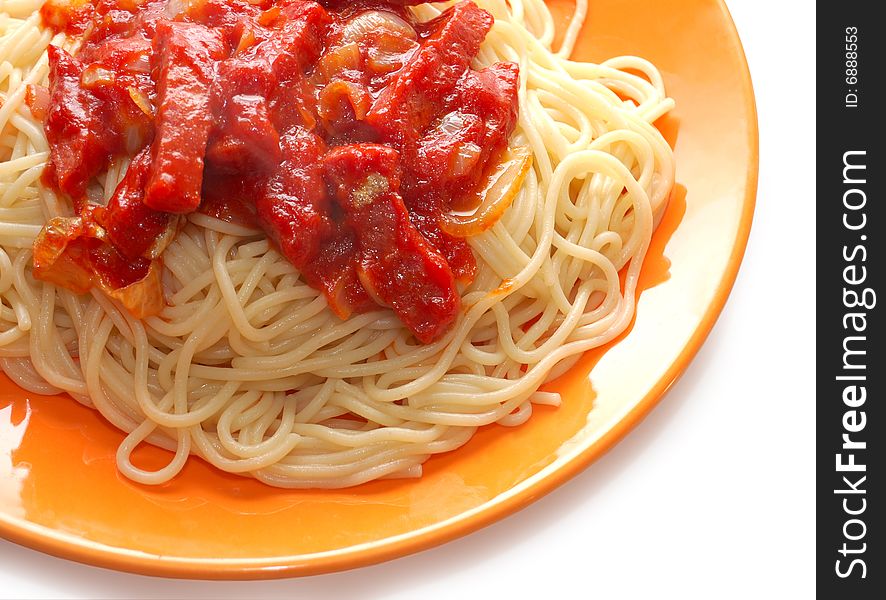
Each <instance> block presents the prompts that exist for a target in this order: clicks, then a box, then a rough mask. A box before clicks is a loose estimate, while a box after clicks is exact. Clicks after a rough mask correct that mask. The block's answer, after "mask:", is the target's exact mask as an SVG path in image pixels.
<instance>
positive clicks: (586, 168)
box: [0, 0, 674, 488]
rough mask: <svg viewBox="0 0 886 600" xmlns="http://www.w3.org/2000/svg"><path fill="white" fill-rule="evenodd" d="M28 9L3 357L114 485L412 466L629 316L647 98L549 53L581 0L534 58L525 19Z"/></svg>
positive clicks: (650, 95)
mask: <svg viewBox="0 0 886 600" xmlns="http://www.w3.org/2000/svg"><path fill="white" fill-rule="evenodd" d="M42 5H43V1H42V0H0V370H2V371H3V372H5V373H6V374H7V375H8V376H9V377H10V378H12V379H13V380H14V381H15V382H16V383H18V384H19V385H20V386H22V387H23V388H25V389H28V390H31V391H33V392H36V393H42V394H51V393H58V392H60V391H64V392H67V393H68V394H70V395H71V396H72V397H73V398H75V399H76V400H78V401H79V402H81V403H83V404H85V405H87V406H90V407H94V408H95V409H97V410H98V411H99V412H100V413H101V414H102V415H103V416H104V417H105V418H106V419H107V420H108V421H109V422H111V423H112V424H114V425H115V426H116V427H118V428H120V429H122V430H123V431H125V432H127V436H126V438H125V439H124V441H123V442H122V444H121V445H120V448H119V450H118V452H117V463H118V467H119V469H120V471H121V472H122V473H123V474H125V475H126V476H127V477H129V478H131V479H133V480H135V481H138V482H141V483H146V484H159V483H163V482H166V481H169V480H170V479H172V478H173V477H175V475H176V474H177V473H178V472H179V471H180V470H181V469H182V467H183V466H184V464H185V462H186V460H187V459H188V457H189V456H190V455H191V454H194V455H197V456H200V457H202V458H203V459H205V460H206V461H208V462H210V463H211V464H213V465H215V466H216V467H218V468H219V469H222V470H224V471H228V472H232V473H242V474H248V475H251V476H253V477H255V478H257V479H259V480H261V481H263V482H265V483H268V484H270V485H275V486H281V487H328V488H331V487H346V486H351V485H357V484H360V483H363V482H366V481H370V480H373V479H378V478H383V477H414V476H419V475H420V474H421V465H422V463H423V462H424V461H425V460H427V459H428V458H429V457H430V456H431V455H433V454H436V453H440V452H446V451H449V450H452V449H454V448H457V447H459V446H461V445H462V444H464V443H465V442H467V440H468V439H470V437H471V435H472V434H473V433H474V431H475V430H476V429H477V428H478V427H481V426H483V425H488V424H491V423H498V424H501V425H506V426H514V425H519V424H522V423H523V422H525V421H526V420H527V419H528V418H529V417H530V415H531V413H532V406H533V404H549V405H556V404H558V403H559V397H558V396H557V395H556V394H552V393H548V392H544V391H539V390H540V388H541V386H542V385H543V384H544V383H546V382H548V381H551V380H552V379H554V378H556V377H557V376H559V375H560V374H562V373H563V372H564V371H565V370H567V369H569V368H570V367H571V366H572V365H573V364H574V363H575V361H576V360H577V359H578V358H579V357H580V355H581V354H582V353H584V352H585V351H587V350H589V349H591V348H595V347H598V346H600V345H603V344H605V343H607V342H609V341H611V340H612V339H614V338H615V337H617V336H618V335H619V334H620V333H622V332H623V331H624V330H625V328H626V327H627V326H628V324H629V323H630V321H631V319H632V316H633V311H634V306H635V301H636V298H635V293H636V286H637V280H638V276H639V272H640V268H641V265H642V261H643V258H644V256H645V254H646V251H647V248H648V246H649V243H650V239H651V237H652V233H653V230H654V227H655V223H656V222H657V219H658V218H659V217H660V216H661V213H662V211H663V210H664V207H665V205H666V202H667V198H668V196H669V194H670V190H671V187H672V185H673V180H674V164H673V156H672V153H671V150H670V148H669V146H668V145H667V143H666V142H665V140H664V139H663V138H662V136H661V134H660V133H659V132H658V130H657V129H656V128H655V127H654V125H653V122H654V121H655V120H656V119H658V118H659V117H661V116H662V115H663V114H665V113H666V112H668V111H669V110H670V109H671V107H672V105H673V103H672V101H671V100H670V99H668V98H667V97H666V95H665V92H664V88H663V85H662V80H661V76H660V74H659V73H658V71H657V70H656V69H655V67H654V66H653V65H651V64H650V63H648V62H647V61H644V60H642V59H639V58H635V57H619V58H614V59H611V60H609V61H606V62H604V63H602V64H599V65H597V64H588V63H580V62H573V61H571V60H569V58H568V57H569V55H570V54H571V52H572V48H573V46H574V43H575V40H576V37H577V36H578V34H579V31H580V29H581V26H582V24H583V21H584V18H585V16H586V13H587V6H586V2H584V1H582V0H579V1H578V2H577V5H576V11H575V14H574V17H573V19H572V21H571V23H570V25H569V27H568V29H567V30H566V33H565V38H564V41H563V42H562V44H561V45H560V47H559V48H557V49H556V50H555V49H553V43H554V42H553V40H554V24H553V20H552V17H551V14H550V12H549V11H548V9H547V7H546V6H545V4H544V2H543V1H542V0H507V1H506V0H477V1H476V3H474V2H470V1H469V0H462V1H461V2H447V3H434V4H420V3H418V2H415V1H411V0H366V1H365V2H357V3H346V2H339V1H337V0H325V1H321V2H312V1H310V0H282V1H274V0H256V1H254V2H253V1H250V2H246V1H245V0H244V1H242V2H240V1H238V0H235V1H234V2H230V3H224V2H219V0H196V1H191V2H187V1H181V0H168V1H161V0H142V1H139V0H96V1H95V2H90V1H89V0H64V1H63V0H48V2H47V4H46V5H45V6H42ZM41 6H42V11H41ZM232 7H233V8H232ZM235 9H236V10H235ZM124 32H127V33H124ZM106 40H112V41H114V43H115V44H116V45H115V46H114V52H117V51H118V50H119V49H121V48H123V49H125V52H124V51H123V50H120V53H118V54H113V53H112V52H110V51H109V50H107V49H108V48H110V47H111V46H110V45H109V44H108V43H107V41H106ZM102 44H104V45H102ZM139 44H141V46H139V47H140V48H144V50H143V51H141V50H139V52H141V54H137V53H133V51H132V50H131V49H132V48H133V47H136V46H138V45H139ZM296 47H297V48H298V52H295V51H293V50H292V49H293V48H296ZM96 48H100V49H101V50H96ZM103 52H104V53H103ZM114 56H117V57H119V56H123V57H126V64H125V65H124V66H120V65H119V64H117V63H115V66H114V67H113V68H112V67H110V66H107V65H109V64H111V62H113V61H112V58H109V57H114ZM133 57H135V58H133ZM170 57H172V58H170ZM176 57H177V58H176ZM173 58H175V61H177V62H175V61H173ZM114 60H116V59H114ZM103 61H104V62H103ZM256 65H259V66H262V68H264V69H265V70H267V72H268V75H267V77H265V76H264V75H261V76H260V75H256V73H257V72H258V71H255V68H257V67H256ZM114 69H117V70H116V71H115V70H114ZM262 73H264V71H262ZM268 81H273V82H274V83H273V84H268V83H267V82H268ZM121 82H122V83H121ZM296 85H297V89H298V90H299V91H298V94H296V93H294V92H293V91H292V90H293V89H296V88H295V87H293V86H296ZM93 90H98V91H93ZM219 90H226V91H225V92H224V93H221V92H219ZM231 90H235V91H231ZM306 90H307V91H306ZM114 94H116V95H114ZM72 98H75V100H76V101H74V100H71V99H72ZM108 98H112V100H108ZM109 103H112V104H109ZM201 103H202V104H201ZM109 106H111V107H112V108H108V107H109ZM102 111H104V112H102ZM176 120H177V121H176ZM175 122H178V123H179V124H181V123H185V124H186V125H187V127H178V128H177V129H176V128H171V127H170V126H169V124H170V123H175ZM72 157H74V158H72ZM75 159H76V160H75ZM204 163H205V164H204ZM293 174H295V175H293ZM296 175H297V177H296ZM293 203H295V204H293ZM620 274H621V276H620ZM144 442H148V443H151V444H155V445H158V446H161V447H164V448H167V449H169V450H171V451H173V452H174V456H172V458H171V460H170V461H169V463H168V464H167V465H166V466H164V467H163V468H161V469H159V470H156V471H149V470H146V469H143V468H140V467H139V466H137V465H135V464H133V461H132V453H133V450H134V449H135V448H136V447H137V446H138V445H139V444H141V443H144Z"/></svg>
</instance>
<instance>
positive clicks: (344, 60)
mask: <svg viewBox="0 0 886 600" xmlns="http://www.w3.org/2000/svg"><path fill="white" fill-rule="evenodd" d="M317 67H318V68H319V69H320V72H321V73H322V74H323V77H324V78H325V79H326V81H330V80H331V79H332V78H333V77H335V75H337V74H338V73H341V72H342V71H348V70H358V69H359V68H360V46H358V45H357V44H356V43H353V42H351V43H348V44H345V45H344V46H339V47H338V48H333V49H332V50H330V51H329V52H327V53H326V54H324V55H323V57H322V58H321V59H320V62H319V63H317Z"/></svg>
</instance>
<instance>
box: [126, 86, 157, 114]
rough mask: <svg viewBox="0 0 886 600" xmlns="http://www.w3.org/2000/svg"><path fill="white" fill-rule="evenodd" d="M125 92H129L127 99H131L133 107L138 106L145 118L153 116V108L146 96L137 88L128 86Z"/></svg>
mask: <svg viewBox="0 0 886 600" xmlns="http://www.w3.org/2000/svg"><path fill="white" fill-rule="evenodd" d="M126 91H127V92H129V97H130V98H132V101H133V102H135V105H136V106H138V107H139V108H140V109H141V111H142V112H143V113H145V114H146V115H147V116H149V117H152V118H153V116H154V107H153V106H152V105H151V100H150V98H148V96H147V94H145V93H144V92H143V91H141V90H140V89H138V88H137V87H133V86H129V87H128V88H126Z"/></svg>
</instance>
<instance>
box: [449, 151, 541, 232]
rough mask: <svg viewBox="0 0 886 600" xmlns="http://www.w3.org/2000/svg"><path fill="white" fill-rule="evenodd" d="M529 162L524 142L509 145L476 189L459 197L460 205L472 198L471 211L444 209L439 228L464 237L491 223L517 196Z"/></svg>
mask: <svg viewBox="0 0 886 600" xmlns="http://www.w3.org/2000/svg"><path fill="white" fill-rule="evenodd" d="M531 166H532V152H531V151H530V150H529V147H528V146H517V147H515V148H509V149H508V150H507V151H506V152H505V153H504V154H503V155H502V157H501V160H500V161H499V162H498V164H497V165H496V166H495V167H494V168H493V169H491V171H490V172H489V173H488V175H486V177H485V178H484V180H483V181H482V182H481V184H480V185H481V187H480V191H479V192H475V193H474V194H469V196H468V197H466V198H461V199H459V204H462V205H468V204H470V203H472V202H471V201H472V200H476V201H475V202H473V203H472V204H473V205H474V206H477V209H476V210H474V211H473V212H471V213H455V212H450V213H444V214H443V215H442V216H441V217H440V228H441V229H443V231H445V232H446V233H448V234H449V235H452V236H455V237H460V238H465V237H469V236H472V235H477V234H479V233H482V232H484V231H486V230H487V229H489V228H490V227H492V226H493V225H495V223H496V222H497V221H498V220H499V219H500V218H501V216H502V215H503V214H504V212H505V211H506V210H507V209H508V207H510V205H511V203H513V201H514V198H516V197H517V194H518V193H519V191H520V187H521V186H522V185H523V181H524V180H525V179H526V174H527V173H529V167H531Z"/></svg>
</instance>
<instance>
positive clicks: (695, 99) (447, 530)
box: [0, 0, 757, 579]
mask: <svg viewBox="0 0 886 600" xmlns="http://www.w3.org/2000/svg"><path fill="white" fill-rule="evenodd" d="M551 4H552V6H553V8H554V9H555V10H556V13H557V15H558V19H559V22H560V23H563V22H565V17H564V15H566V14H568V12H569V11H570V10H571V7H572V3H571V2H570V1H569V0H551ZM591 5H592V6H591V9H590V18H589V24H588V26H587V28H586V30H585V32H584V34H583V36H582V38H581V40H580V43H579V48H578V50H577V56H578V58H580V59H586V60H597V61H599V60H601V59H604V58H606V57H610V56H615V55H618V54H636V55H639V56H643V57H645V58H648V59H650V60H652V61H653V62H654V63H655V64H656V65H657V66H658V67H659V68H660V69H661V70H662V72H663V74H664V77H665V83H666V85H667V88H668V92H669V93H670V95H671V96H672V97H673V98H675V99H676V101H677V109H676V110H675V111H674V113H673V114H672V115H671V116H669V117H667V118H665V119H663V122H662V123H660V125H661V128H662V130H663V131H664V132H665V134H666V136H667V137H668V138H669V141H670V142H671V143H672V144H674V146H675V149H676V155H677V182H678V184H679V185H678V188H677V190H676V192H675V194H674V198H673V200H672V202H671V204H670V206H669V208H668V211H667V213H666V216H665V220H664V222H663V223H662V226H661V228H660V229H659V231H658V232H657V233H656V235H655V238H654V240H653V246H652V250H651V255H650V256H649V259H648V262H647V264H646V265H645V267H644V274H643V282H642V288H643V292H642V294H641V296H640V301H639V306H638V311H637V318H636V322H635V324H634V325H633V328H632V329H631V331H630V332H629V333H628V334H627V335H626V336H622V338H621V339H620V340H618V341H617V342H616V343H615V344H612V345H611V346H610V347H609V348H606V349H604V350H601V351H596V352H593V353H591V354H589V355H588V356H586V357H585V358H584V359H583V360H582V361H581V362H580V363H579V364H578V365H577V366H576V367H575V368H573V369H572V370H571V372H569V373H568V374H567V375H566V376H564V377H563V378H561V380H560V381H559V382H557V383H556V385H553V386H549V388H550V389H556V390H558V391H560V392H561V393H562V394H563V400H564V402H563V406H562V407H561V408H559V409H551V408H546V407H539V408H537V409H536V411H535V415H534V416H533V417H532V419H531V420H530V422H529V423H527V424H526V425H524V426H522V427H519V428H516V429H507V428H504V427H499V426H491V427H487V428H484V429H483V430H482V431H480V432H479V433H478V434H477V435H476V437H475V438H474V439H473V440H471V441H470V443H468V444H467V445H466V446H464V447H463V448H461V449H459V450H457V451H455V452H452V453H450V454H447V455H443V456H437V457H435V458H432V459H431V460H429V461H428V462H427V463H426V465H425V475H424V477H423V478H422V479H421V480H406V481H381V482H374V483H370V484H366V485H362V486H359V487H357V488H354V489H350V490H344V491H315V490H311V491H286V490H278V489H272V488H269V487H265V486H263V485H262V484H259V483H257V482H255V481H252V480H249V479H244V478H240V477H235V476H230V475H226V474H223V473H220V472H218V471H216V470H214V469H212V468H210V467H209V466H208V465H207V464H205V463H203V462H201V461H200V460H197V459H193V460H191V461H190V463H189V464H188V465H187V467H186V468H185V470H184V472H183V473H182V474H181V475H180V476H179V477H178V478H177V479H176V480H175V481H174V482H172V483H170V484H167V485H164V486H161V487H158V488H154V487H150V488H149V487H142V486H139V485H136V484H133V483H132V482H130V481H127V480H126V479H124V478H122V477H121V476H119V475H118V474H117V472H116V470H115V466H114V452H115V450H116V448H117V445H118V443H119V442H120V440H121V439H122V436H121V434H120V433H119V432H118V431H116V430H114V429H113V428H112V427H111V426H109V425H107V424H105V423H104V422H103V421H102V420H101V419H100V418H99V416H98V414H97V413H93V412H92V411H90V410H88V409H86V408H83V407H81V406H80V405H79V404H77V403H76V402H74V401H72V400H71V399H70V398H67V397H39V396H35V395H33V394H27V393H24V392H22V391H21V390H19V389H18V388H16V387H15V386H13V385H12V384H10V383H9V381H8V380H5V378H3V377H2V375H0V379H2V381H0V407H2V408H0V532H2V534H3V536H5V537H7V538H9V539H12V540H14V541H17V542H19V543H21V544H24V545H27V546H31V547H34V548H37V549H40V550H43V551H45V552H49V553H51V554H55V555H58V556H62V557H65V558H69V559H73V560H77V561H82V562H86V563H91V564H96V565H101V566H105V567H110V568H114V569H122V570H126V571H135V572H139V573H146V574H153V575H167V576H176V577H195V578H230V579H234V578H242V579H246V578H268V577H284V576H293V575H307V574H315V573H321V572H327V571H335V570H341V569H348V568H352V567H358V566H363V565H367V564H370V563H375V562H380V561H383V560H388V559H391V558H395V557H398V556H402V555H405V554H408V553H411V552H415V551H418V550H422V549H424V548H427V547H429V546H433V545H436V544H440V543H443V542H446V541H448V540H451V539H453V538H455V537H458V536H461V535H465V534H467V533H469V532H471V531H474V530H476V529H478V528H480V527H482V526H484V525H488V524H490V523H491V522H493V521H495V520H497V519H500V518H502V517H504V516H506V515H508V514H510V513H512V512H514V511H516V510H518V509H520V508H521V507H524V506H526V505H527V504H528V503H530V502H532V501H533V500H535V499H537V498H539V497H540V496H542V495H543V494H545V493H547V492H549V491H551V490H552V489H553V488H555V487H556V486H558V485H560V484H562V483H563V482H565V481H566V480H567V479H569V478H570V477H572V476H573V475H575V474H576V473H578V472H579V471H580V470H582V469H583V468H585V467H586V466H587V465H588V464H589V463H590V462H591V461H593V460H594V459H596V458H597V457H599V456H600V455H601V454H602V453H603V452H605V451H606V450H607V449H608V448H609V447H611V446H612V445H613V444H614V443H615V442H616V441H617V440H618V439H620V438H621V437H622V436H623V435H625V433H627V431H628V430H629V429H631V427H633V426H634V425H636V424H637V422H638V421H639V420H640V419H642V418H643V416H644V415H646V414H647V412H648V411H649V410H650V409H651V408H652V407H653V406H654V405H655V403H656V402H657V401H658V400H659V399H660V398H661V396H662V394H663V393H664V392H665V390H666V389H667V388H668V386H670V385H671V383H673V381H674V380H675V379H676V377H677V376H678V375H679V374H680V373H681V372H682V371H683V370H684V369H685V368H686V366H687V364H688V363H689V361H690V359H691V358H692V357H693V355H694V354H695V353H696V351H697V350H698V348H699V346H700V345H701V343H702V341H703V340H704V338H705V336H706V335H707V333H708V331H709V330H710V328H711V326H712V325H713V323H714V321H715V320H716V318H717V316H718V314H719V313H720V310H721V308H722V307H723V304H724V302H725V301H726V297H727V295H728V294H729V291H730V288H731V287H732V283H733V281H734V279H735V276H736V272H737V271H738V267H739V263H740V261H741V257H742V254H743V251H744V247H745V244H746V242H747V237H748V231H749V228H750V225H751V217H752V214H753V207H754V195H755V191H756V179H757V129H756V113H755V108H754V97H753V92H752V89H751V80H750V76H749V74H748V70H747V66H746V63H745V60H744V56H743V53H742V48H741V44H740V42H739V39H738V35H737V34H736V32H735V28H734V26H733V24H732V21H731V19H730V17H729V14H728V12H727V10H726V8H725V6H724V5H723V3H722V2H719V1H717V0H682V1H681V2H659V1H657V0H634V1H633V2H625V1H624V0H591ZM140 452H142V459H144V460H149V461H152V460H155V459H162V458H163V455H162V452H163V451H161V450H154V449H150V450H144V451H140Z"/></svg>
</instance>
